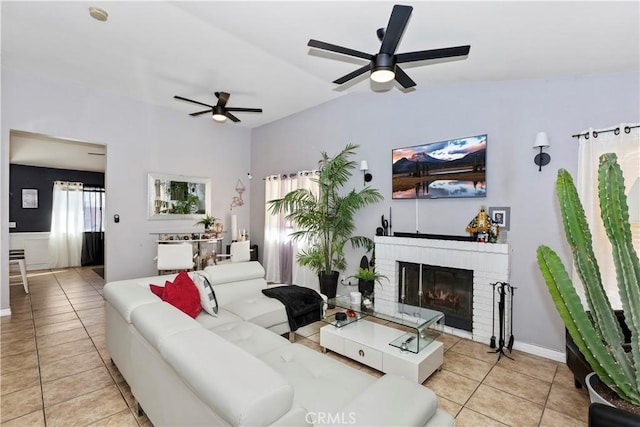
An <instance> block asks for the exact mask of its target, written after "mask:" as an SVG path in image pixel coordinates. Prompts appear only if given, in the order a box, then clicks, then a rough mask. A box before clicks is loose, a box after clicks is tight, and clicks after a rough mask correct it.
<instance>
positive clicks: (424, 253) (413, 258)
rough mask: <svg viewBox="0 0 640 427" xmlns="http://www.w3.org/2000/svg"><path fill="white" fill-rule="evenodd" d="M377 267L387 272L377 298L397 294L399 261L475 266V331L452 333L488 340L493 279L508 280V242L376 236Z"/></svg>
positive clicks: (494, 280)
mask: <svg viewBox="0 0 640 427" xmlns="http://www.w3.org/2000/svg"><path fill="white" fill-rule="evenodd" d="M374 242H375V246H376V271H377V272H378V273H380V274H382V275H384V276H387V277H388V279H389V281H388V282H387V281H384V282H383V286H376V287H375V298H381V299H384V300H392V301H395V300H397V298H398V261H404V262H413V263H418V264H429V265H436V266H442V267H452V268H461V269H467V270H473V332H472V333H471V336H469V333H468V332H466V331H461V330H457V329H452V328H451V329H452V330H449V332H450V333H453V334H456V335H459V336H463V337H467V338H471V339H473V340H474V341H478V342H486V343H488V342H489V339H490V337H491V327H492V319H491V317H492V312H493V310H492V309H493V307H492V304H493V303H492V286H491V284H492V283H495V282H509V245H508V244H506V243H479V242H461V241H454V240H437V239H416V238H409V237H391V236H376V237H375V238H374Z"/></svg>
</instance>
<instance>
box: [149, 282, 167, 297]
mask: <svg viewBox="0 0 640 427" xmlns="http://www.w3.org/2000/svg"><path fill="white" fill-rule="evenodd" d="M149 289H151V292H153V293H154V295H156V296H159V297H160V298H162V294H163V293H164V286H158V285H154V284H150V285H149Z"/></svg>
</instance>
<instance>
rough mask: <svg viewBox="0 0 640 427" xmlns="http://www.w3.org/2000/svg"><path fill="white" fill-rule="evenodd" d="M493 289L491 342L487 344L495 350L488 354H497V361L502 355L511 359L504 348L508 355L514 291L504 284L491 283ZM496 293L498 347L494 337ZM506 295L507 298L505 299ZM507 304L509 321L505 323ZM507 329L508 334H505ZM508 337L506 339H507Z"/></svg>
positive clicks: (510, 349) (510, 340)
mask: <svg viewBox="0 0 640 427" xmlns="http://www.w3.org/2000/svg"><path fill="white" fill-rule="evenodd" d="M491 286H492V287H493V316H492V319H493V324H492V326H491V328H492V329H491V331H492V332H491V340H490V342H489V346H490V347H491V348H495V349H496V350H495V351H490V352H489V353H498V360H500V357H502V356H503V355H504V356H505V357H508V358H509V359H512V360H513V358H512V357H511V356H509V355H507V354H506V353H505V352H504V349H505V347H506V348H507V349H508V350H509V353H511V352H512V350H513V341H514V338H513V291H514V290H515V289H516V288H515V287H513V286H511V285H510V284H508V283H506V282H496V283H492V284H491ZM496 291H497V292H498V296H499V297H498V330H499V334H500V336H499V337H498V345H497V346H496V336H495V323H496V302H495V301H496ZM507 295H508V296H509V298H508V299H507ZM507 303H508V304H509V311H510V315H509V321H507V315H506V311H507ZM507 329H508V330H509V333H508V334H507ZM507 335H508V338H507Z"/></svg>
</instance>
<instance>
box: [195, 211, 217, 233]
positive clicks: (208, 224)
mask: <svg viewBox="0 0 640 427" xmlns="http://www.w3.org/2000/svg"><path fill="white" fill-rule="evenodd" d="M216 221H218V218H215V217H213V216H211V215H209V214H206V215H205V216H204V217H202V219H201V220H200V221H198V222H196V225H198V224H202V225H204V231H210V230H211V229H212V228H213V226H214V224H215V223H216Z"/></svg>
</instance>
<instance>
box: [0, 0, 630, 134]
mask: <svg viewBox="0 0 640 427" xmlns="http://www.w3.org/2000/svg"><path fill="white" fill-rule="evenodd" d="M393 4H394V3H393V2H365V1H350V2H344V1H322V2H309V1H288V2H273V1H256V2H245V1H232V2H231V1H215V2H213V1H208V2H207V1H199V2H160V1H153V2H148V1H142V2H132V1H129V2H124V1H122V2H86V1H70V2H55V1H48V2H23V1H20V2H7V1H2V2H1V3H0V5H1V8H2V27H1V28H2V67H3V68H7V69H15V70H21V71H26V72H30V73H38V74H43V75H46V76H48V77H50V78H54V79H61V80H69V81H73V82H74V84H76V85H81V86H86V87H90V88H93V89H95V90H99V91H105V92H109V93H114V94H118V95H121V96H125V97H130V98H134V99H137V100H140V101H143V102H146V103H150V104H154V105H158V106H163V107H166V108H170V109H172V110H174V111H175V112H176V114H184V115H187V114H188V113H191V112H195V111H200V110H201V109H202V108H201V107H199V106H197V105H192V104H189V103H186V102H182V101H177V100H174V99H173V96H174V95H180V96H184V97H187V98H191V99H195V100H198V101H201V102H204V103H206V104H214V103H215V102H216V98H215V96H214V95H213V92H214V91H225V92H230V93H231V98H230V100H229V102H228V104H227V106H228V107H258V108H263V109H264V112H263V113H262V114H260V113H238V114H237V116H238V117H239V118H240V119H241V120H242V122H241V123H238V124H233V123H230V122H227V123H225V124H224V125H222V126H246V127H249V128H254V127H257V126H261V125H263V124H266V123H269V122H272V121H274V120H278V119H281V118H283V117H287V116H289V115H291V114H295V113H297V112H299V111H302V110H305V109H307V108H310V107H313V106H315V105H318V104H321V103H324V102H326V101H329V100H331V99H334V98H337V97H340V96H342V95H345V94H349V93H354V92H372V91H373V92H381V95H380V96H384V92H389V91H392V92H402V91H404V90H402V89H401V87H400V86H399V85H397V84H394V83H393V82H391V83H387V84H374V83H372V82H371V81H370V80H369V79H368V78H367V75H366V74H365V75H364V76H361V77H360V78H358V79H355V80H354V81H352V82H350V83H347V84H345V85H342V86H337V85H335V84H333V83H331V81H333V80H335V79H336V78H338V77H340V76H342V75H344V74H347V73H349V72H351V71H353V70H355V69H356V68H359V67H360V66H361V65H363V64H364V63H365V61H363V60H359V59H356V58H351V57H346V56H342V55H338V54H333V53H329V52H323V51H319V50H316V49H310V48H308V47H307V42H308V40H309V39H310V38H315V39H318V40H322V41H326V42H329V43H333V44H338V45H341V46H345V47H350V48H353V49H356V50H361V51H365V52H370V53H376V52H377V51H378V49H379V46H380V43H379V41H378V39H377V37H376V29H378V28H380V27H385V26H386V24H387V21H388V19H389V15H390V13H391V9H392V7H393ZM404 4H410V5H412V6H413V7H414V10H413V14H412V17H411V19H410V21H409V24H408V26H407V30H406V31H405V34H404V37H403V39H402V41H401V43H400V45H399V48H398V52H408V51H415V50H425V49H435V48H440V47H449V46H458V45H465V44H470V45H471V52H470V54H469V56H468V57H467V58H466V59H462V60H460V59H458V60H448V61H424V62H422V63H417V64H416V63H414V64H411V65H409V64H405V66H404V68H405V71H406V72H407V74H409V75H410V76H411V77H412V78H413V80H415V81H416V83H417V86H416V88H415V89H413V90H428V89H429V87H431V86H434V85H446V84H456V83H466V82H481V81H499V80H514V79H536V78H550V77H560V76H576V75H585V74H597V73H612V72H629V71H636V72H640V66H639V64H640V59H639V57H640V7H639V5H640V3H639V2H637V1H627V2H609V1H603V2H592V1H584V2H583V1H568V2H558V1H550V2H543V1H532V2H519V1H511V2H506V1H495V2H484V1H471V2H457V1H449V2H444V1H441V2H434V1H414V2H405V3H404ZM90 6H98V7H101V8H103V9H105V10H106V11H107V12H108V13H109V20H108V21H107V22H99V21H96V20H94V19H92V18H91V17H90V16H89V11H88V10H89V7H90ZM409 91H411V90H409ZM208 117H209V116H208V115H203V116H200V117H195V118H193V120H210V119H209V118H208ZM211 126H212V127H213V126H221V125H220V124H216V123H213V121H211Z"/></svg>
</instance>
